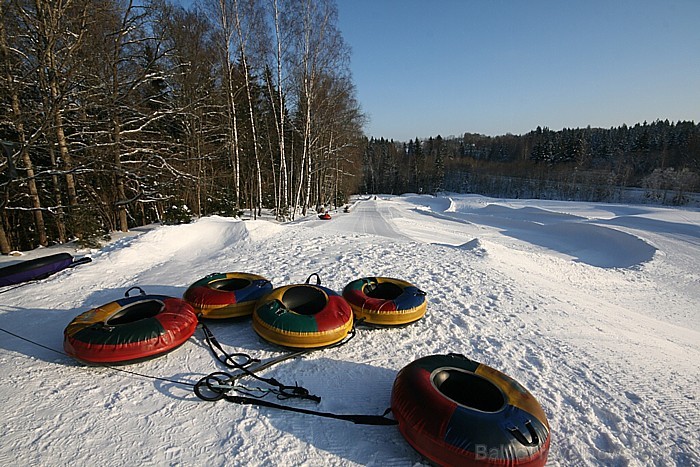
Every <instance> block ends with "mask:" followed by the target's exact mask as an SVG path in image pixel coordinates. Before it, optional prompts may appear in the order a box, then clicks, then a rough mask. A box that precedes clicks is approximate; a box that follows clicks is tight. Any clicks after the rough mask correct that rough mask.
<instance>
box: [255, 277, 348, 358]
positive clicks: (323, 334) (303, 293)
mask: <svg viewBox="0 0 700 467" xmlns="http://www.w3.org/2000/svg"><path fill="white" fill-rule="evenodd" d="M352 323H353V315H352V310H351V309H350V305H348V303H347V302H346V301H345V300H344V299H343V297H341V296H340V295H339V294H337V293H336V292H334V291H332V290H330V289H328V288H326V287H323V286H321V285H309V284H298V285H287V286H284V287H279V288H277V289H275V290H273V291H272V292H271V293H270V294H268V295H267V296H266V297H265V298H263V299H262V300H260V301H259V302H258V304H257V305H256V306H255V311H254V312H253V329H254V330H255V332H256V333H258V335H259V336H260V337H262V338H263V339H265V340H267V341H269V342H272V343H273V344H278V345H281V346H284V347H292V348H305V349H308V348H317V347H325V346H327V345H331V344H335V343H336V342H339V341H341V340H342V339H343V338H344V337H345V336H347V335H348V333H349V332H350V330H351V329H352Z"/></svg>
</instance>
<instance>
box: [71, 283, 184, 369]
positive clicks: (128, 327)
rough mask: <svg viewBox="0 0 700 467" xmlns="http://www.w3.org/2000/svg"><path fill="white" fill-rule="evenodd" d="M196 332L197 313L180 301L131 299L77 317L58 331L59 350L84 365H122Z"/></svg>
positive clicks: (155, 297) (166, 348)
mask: <svg viewBox="0 0 700 467" xmlns="http://www.w3.org/2000/svg"><path fill="white" fill-rule="evenodd" d="M196 329H197V314H196V313H195V312H194V310H193V309H192V307H191V306H190V305H189V304H188V303H187V302H185V301H184V300H180V299H179V298H173V297H167V296H164V295H137V296H134V297H126V298H122V299H120V300H116V301H114V302H110V303H107V304H106V305H102V306H100V307H98V308H94V309H92V310H89V311H86V312H85V313H83V314H81V315H79V316H77V317H76V318H75V319H73V321H71V322H70V324H68V327H66V329H65V331H64V333H63V334H64V340H63V348H64V350H65V351H66V353H67V354H68V355H70V356H72V357H74V358H76V359H78V360H81V361H84V362H88V363H126V362H130V361H136V360H143V359H147V358H151V357H156V356H158V355H161V354H164V353H166V352H168V351H170V350H173V349H175V348H176V347H179V346H180V345H182V344H183V343H184V342H185V341H186V340H187V339H189V338H190V336H192V334H194V331H195V330H196Z"/></svg>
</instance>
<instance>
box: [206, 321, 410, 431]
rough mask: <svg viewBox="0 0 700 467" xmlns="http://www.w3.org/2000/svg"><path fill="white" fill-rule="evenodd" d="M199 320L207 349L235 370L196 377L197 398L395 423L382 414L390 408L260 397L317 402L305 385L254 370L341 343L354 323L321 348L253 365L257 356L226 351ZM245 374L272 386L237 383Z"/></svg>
mask: <svg viewBox="0 0 700 467" xmlns="http://www.w3.org/2000/svg"><path fill="white" fill-rule="evenodd" d="M200 324H201V326H202V330H203V331H204V338H205V340H206V342H207V344H208V345H209V349H210V350H211V351H212V353H213V354H214V357H215V358H216V359H217V360H218V361H219V362H220V363H222V364H223V365H225V366H226V367H228V368H233V369H236V370H238V371H239V372H238V373H236V374H232V373H228V372H225V371H216V372H214V373H210V374H209V375H207V376H205V377H203V378H202V379H200V380H199V381H198V382H197V383H196V384H195V385H194V393H195V395H196V396H197V397H199V398H200V399H202V400H204V401H208V402H216V401H218V400H222V399H223V400H225V401H228V402H233V403H235V404H241V405H254V406H257V407H268V408H272V409H278V410H286V411H288V412H296V413H302V414H306V415H315V416H317V417H324V418H333V419H336V420H345V421H349V422H353V423H355V424H358V425H397V424H398V422H397V421H396V420H394V419H391V418H387V417H386V415H387V414H388V413H389V412H391V409H390V408H389V409H387V410H386V411H384V413H383V414H382V415H362V414H335V413H331V412H320V411H317V410H310V409H303V408H300V407H292V406H288V405H282V404H277V403H275V402H270V401H268V400H264V399H263V397H265V396H266V395H267V394H275V395H276V396H277V398H278V399H281V400H284V399H291V398H296V399H306V400H310V401H313V402H316V403H319V402H321V398H320V397H319V396H316V395H313V394H310V393H309V391H308V389H306V388H303V387H301V386H299V385H298V384H295V385H294V386H289V385H284V384H282V383H280V382H279V381H277V380H276V379H275V378H263V377H261V376H258V375H257V374H256V373H257V372H259V371H261V370H263V369H265V368H268V367H270V366H272V365H275V364H277V363H280V362H282V361H285V360H288V359H291V358H295V357H299V356H302V355H305V354H308V353H310V352H313V351H316V350H324V349H328V348H333V347H339V346H341V345H344V344H346V343H347V342H349V341H350V340H351V339H352V338H354V337H355V335H356V334H357V331H356V329H355V326H353V327H352V329H351V331H350V333H349V336H348V338H346V339H344V340H342V341H340V342H338V343H336V344H332V345H329V346H327V347H323V348H313V349H303V350H298V351H295V352H289V353H287V354H285V355H281V356H280V357H277V358H274V359H272V360H269V361H267V362H266V363H262V364H260V365H253V364H254V363H260V360H259V359H257V358H252V357H251V356H250V355H248V354H246V353H243V352H232V353H229V352H226V351H225V350H224V349H223V347H222V346H221V344H220V343H219V341H218V340H217V339H216V337H215V336H214V334H213V333H212V332H211V330H210V329H209V327H208V326H207V325H206V324H204V323H201V322H200ZM217 351H218V352H217ZM247 376H250V377H252V378H255V379H257V380H258V381H261V382H264V383H266V384H269V385H270V386H273V387H274V388H276V389H262V388H249V387H246V386H243V385H240V384H237V381H238V380H239V379H241V378H244V377H247ZM231 392H236V393H239V394H244V395H239V394H230V393H231ZM254 392H259V393H261V394H260V395H257V396H256V395H253V393H254Z"/></svg>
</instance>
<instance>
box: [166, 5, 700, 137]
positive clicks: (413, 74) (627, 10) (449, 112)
mask: <svg viewBox="0 0 700 467" xmlns="http://www.w3.org/2000/svg"><path fill="white" fill-rule="evenodd" d="M179 1H180V3H182V4H184V5H189V4H191V3H192V0H179ZM336 2H337V4H338V10H339V27H340V29H341V31H342V34H343V37H344V38H345V41H346V42H347V43H348V45H350V47H351V49H352V57H351V69H352V74H353V81H354V83H355V86H356V89H357V97H358V100H359V102H360V105H361V106H362V110H363V112H364V113H365V114H366V115H367V116H368V119H369V121H368V123H367V125H366V127H365V132H366V134H367V135H368V136H375V137H384V138H387V139H394V140H398V141H407V140H409V139H413V138H416V137H418V138H421V139H424V138H427V137H429V136H437V135H438V134H440V135H442V136H450V135H455V136H457V135H461V134H463V133H465V132H470V133H482V134H486V135H492V136H495V135H502V134H506V133H513V134H523V133H527V132H528V131H530V130H533V129H535V128H537V126H538V125H539V126H542V127H545V126H547V127H549V128H551V129H553V130H559V129H561V128H575V127H586V126H588V125H590V126H592V127H603V128H610V127H613V126H620V125H622V124H623V123H624V124H627V125H634V124H635V123H642V122H644V121H645V120H646V121H648V122H652V121H654V120H656V119H661V120H664V119H668V120H670V121H678V120H693V121H695V122H696V123H697V122H699V121H700V0H336Z"/></svg>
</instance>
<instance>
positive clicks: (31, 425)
mask: <svg viewBox="0 0 700 467" xmlns="http://www.w3.org/2000/svg"><path fill="white" fill-rule="evenodd" d="M332 214H333V219H332V220H330V221H322V220H318V219H317V218H316V217H314V216H310V217H307V218H303V219H300V220H297V221H295V222H291V223H288V224H277V223H274V222H272V221H268V220H255V221H253V220H246V221H241V220H236V219H228V218H221V217H210V218H203V219H200V220H198V221H197V222H195V223H192V224H188V225H180V226H159V227H153V228H151V229H143V230H142V231H139V232H136V234H135V235H129V236H124V237H121V238H119V239H118V240H116V241H114V242H112V243H110V244H109V245H107V246H106V247H104V248H103V249H102V250H99V251H97V250H93V251H78V252H76V251H74V250H73V251H72V253H74V254H75V255H76V256H82V255H89V256H91V257H92V259H93V261H92V263H90V264H87V265H83V266H79V267H77V268H75V269H71V270H65V271H62V272H60V273H58V274H56V275H54V276H52V277H50V278H48V279H46V280H43V281H40V282H36V283H30V284H27V285H25V286H23V287H20V288H17V289H13V290H9V291H7V292H5V293H2V294H0V328H1V329H2V330H4V331H9V332H11V333H13V334H16V335H19V336H22V337H24V338H26V339H28V340H31V341H34V342H37V343H40V344H41V345H43V346H45V347H39V346H37V345H35V344H34V343H32V342H28V341H27V340H22V339H19V338H18V337H16V336H13V335H10V334H8V333H7V332H0V374H2V375H3V377H2V379H1V380H0V429H1V431H2V433H3V437H2V442H1V443H0V464H2V465H46V466H53V465H56V466H58V465H68V464H72V465H103V466H109V465H114V466H123V465H156V466H160V465H234V466H238V465H241V466H244V465H245V466H251V465H324V466H327V465H382V466H384V465H395V466H411V465H423V464H426V461H425V460H424V459H422V458H421V457H420V456H419V455H418V454H417V453H416V452H415V451H414V450H413V449H412V448H411V447H410V446H409V445H408V443H407V442H406V441H405V440H404V439H403V438H402V436H401V434H400V433H399V431H398V429H397V428H396V427H395V426H388V427H387V426H384V427H382V426H379V427H375V426H369V427H368V426H361V425H353V424H351V423H349V422H344V421H337V420H329V419H323V418H318V417H313V416H308V415H303V414H295V413H289V412H283V411H277V410H274V409H265V408H256V407H250V406H240V405H235V404H231V403H227V402H225V401H220V402H216V403H209V402H203V401H200V400H199V399H197V398H196V397H195V396H194V394H193V393H192V391H191V388H189V387H187V386H183V385H179V384H175V383H172V382H168V381H164V380H156V379H152V378H149V377H144V376H137V375H134V374H131V373H125V372H123V371H118V370H114V369H110V368H100V367H85V366H83V365H80V364H78V363H76V362H75V361H73V360H72V359H70V358H68V357H66V356H64V355H61V354H60V353H57V352H54V351H53V350H51V349H55V350H61V349H62V339H63V329H64V328H65V326H66V325H67V324H68V323H69V322H70V321H71V320H72V319H73V318H74V317H75V316H76V315H78V314H80V313H82V312H84V311H86V310H88V309H90V308H93V307H96V306H99V305H102V304H104V303H107V302H110V301H113V300H116V299H118V298H120V297H122V296H123V295H124V292H125V291H126V289H128V288H129V287H131V286H140V287H142V288H143V289H145V290H146V292H148V293H154V294H165V295H171V296H175V297H181V296H182V294H183V292H184V291H185V289H186V288H187V287H188V286H189V285H190V284H191V283H193V282H194V281H195V280H197V279H199V278H201V277H203V276H205V275H207V274H209V273H213V272H229V271H243V272H251V273H256V274H261V275H263V276H265V277H267V278H268V279H270V280H271V281H272V283H273V285H275V286H282V285H287V284H292V283H301V282H303V281H304V280H305V279H306V278H307V276H309V275H310V274H311V273H315V272H318V273H319V275H320V276H321V278H322V280H323V283H324V285H326V286H328V287H330V288H331V289H334V290H337V291H341V290H342V289H343V287H344V286H345V285H346V284H347V283H348V282H350V281H352V280H354V279H357V278H360V277H364V276H389V277H396V278H400V279H403V280H406V281H409V282H412V283H414V284H416V285H418V286H419V287H420V288H421V289H422V290H424V291H426V292H427V294H428V313H427V315H426V316H425V318H423V319H422V320H420V321H419V322H417V323H415V324H413V325H410V326H407V327H404V328H398V329H379V330H367V329H360V330H359V331H358V335H357V337H356V338H355V339H354V340H352V341H350V342H349V343H348V344H346V345H344V346H342V347H339V348H335V349H327V350H322V351H318V352H314V353H311V354H309V355H307V356H304V357H303V358H299V359H296V360H290V361H287V362H284V363H281V364H279V365H276V366H274V367H273V368H271V369H269V370H267V371H266V372H265V373H264V374H265V375H266V376H274V377H275V378H277V379H279V380H281V381H283V382H286V383H289V384H293V383H294V382H298V383H299V384H300V385H302V386H304V387H306V388H308V389H309V390H310V391H311V392H312V393H314V394H317V395H319V396H321V398H322V401H321V402H320V403H319V404H314V403H312V402H304V401H301V402H299V401H285V402H284V403H285V404H290V405H294V406H299V407H304V408H309V409H315V410H321V411H326V412H336V413H363V414H381V413H382V412H383V411H384V410H385V409H386V408H387V407H389V398H390V394H391V387H392V384H393V381H394V379H395V377H396V374H397V372H398V371H399V370H400V369H401V368H402V367H404V366H406V365H407V364H408V363H410V362H412V361H413V360H415V359H417V358H419V357H422V356H425V355H430V354H436V353H446V352H456V353H461V354H464V355H466V356H469V357H470V358H472V359H474V360H477V361H480V362H483V363H485V364H487V365H489V366H492V367H494V368H496V369H498V370H500V371H502V372H504V373H506V374H508V375H510V376H512V377H513V378H515V379H516V380H517V381H519V382H520V383H521V384H523V385H524V386H525V387H527V388H528V389H529V390H530V392H531V393H532V394H533V395H534V396H535V397H536V398H537V399H538V400H539V401H540V403H541V405H542V407H543V408H544V411H545V413H546V414H547V416H548V418H549V422H550V424H551V428H552V446H551V451H550V456H549V465H562V466H569V465H576V464H601V465H603V464H604V465H674V464H675V465H698V464H700V441H699V438H698V436H697V429H698V422H697V420H698V419H700V389H699V388H700V384H699V382H700V378H699V376H700V372H699V371H698V363H697V362H698V361H700V271H699V270H698V263H699V260H700V211H699V210H696V209H670V208H660V207H651V206H635V205H609V204H590V203H571V202H554V201H532V200H517V201H516V200H496V199H490V198H485V197H480V196H467V195H456V196H451V197H437V198H435V197H430V196H418V195H416V196H402V197H389V196H379V197H377V198H375V197H371V198H366V199H358V200H357V201H356V202H355V203H354V204H353V205H352V209H350V211H349V212H347V213H345V212H334V213H332ZM64 249H65V248H64ZM54 250H55V249H54V248H51V249H48V250H47V249H44V250H38V251H34V252H31V253H29V254H27V255H25V256H24V257H23V258H22V259H26V258H31V257H33V256H36V255H42V254H48V253H52V252H54ZM57 251H60V249H58V250H57ZM17 260H18V259H17V258H14V257H4V258H0V266H4V265H8V264H11V263H12V262H14V261H17ZM210 328H211V329H212V331H213V332H214V334H215V335H216V336H217V338H218V339H219V341H220V342H221V343H222V345H223V346H224V347H225V348H226V349H227V350H229V351H239V352H246V353H248V354H251V355H253V356H255V357H258V358H261V359H263V360H265V359H269V358H272V357H275V356H277V355H280V354H281V353H283V352H284V351H283V350H281V349H279V348H276V347H275V346H273V345H271V344H268V343H266V342H264V341H262V340H261V339H259V338H258V337H257V335H256V334H255V333H254V332H253V330H252V328H251V325H250V320H247V319H244V320H238V321H234V322H228V321H226V322H215V323H212V324H210ZM120 368H121V369H123V370H129V371H133V372H137V373H139V374H141V375H146V376H157V377H160V378H166V379H169V380H175V381H182V382H188V383H194V382H196V381H197V380H198V379H199V378H201V377H202V376H204V375H206V374H208V373H210V372H212V371H216V370H222V369H223V368H221V366H220V365H218V364H216V363H215V361H214V360H213V358H212V356H211V354H210V353H209V351H208V349H207V348H206V347H205V345H204V339H203V336H202V334H201V331H198V332H197V333H195V335H194V336H193V337H192V338H191V339H190V340H189V341H188V342H187V343H185V344H184V345H183V346H182V347H180V348H178V349H177V350H175V351H174V352H171V353H169V354H167V355H165V356H163V357H160V358H156V359H153V360H149V361H145V362H141V363H136V364H132V365H126V366H123V367H120ZM249 384H254V383H253V382H250V383H249Z"/></svg>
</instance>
